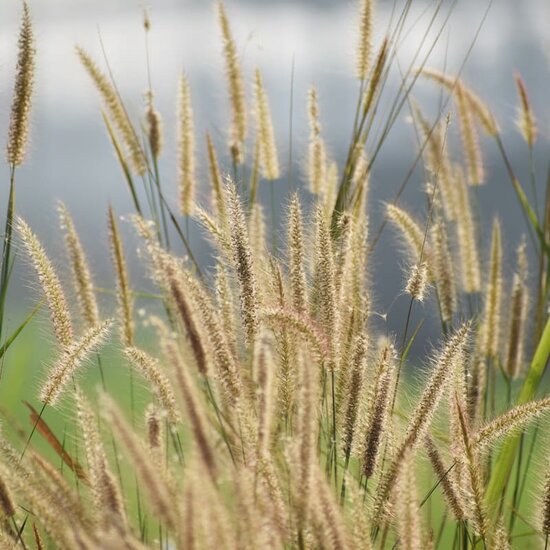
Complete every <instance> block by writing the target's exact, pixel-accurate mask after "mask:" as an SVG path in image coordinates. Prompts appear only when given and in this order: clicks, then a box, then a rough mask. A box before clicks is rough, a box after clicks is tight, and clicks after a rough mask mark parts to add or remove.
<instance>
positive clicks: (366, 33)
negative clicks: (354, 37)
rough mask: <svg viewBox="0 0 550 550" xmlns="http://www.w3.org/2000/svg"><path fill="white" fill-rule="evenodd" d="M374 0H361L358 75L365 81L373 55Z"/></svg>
mask: <svg viewBox="0 0 550 550" xmlns="http://www.w3.org/2000/svg"><path fill="white" fill-rule="evenodd" d="M373 11H374V0H360V4H359V43H358V47H357V77H358V78H359V80H361V81H364V80H366V78H367V76H368V72H369V69H370V63H371V57H372V19H373Z"/></svg>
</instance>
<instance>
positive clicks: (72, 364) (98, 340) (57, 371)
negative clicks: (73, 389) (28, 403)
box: [40, 320, 112, 405]
mask: <svg viewBox="0 0 550 550" xmlns="http://www.w3.org/2000/svg"><path fill="white" fill-rule="evenodd" d="M111 325H112V321H111V320H107V321H104V322H103V323H101V324H99V325H97V326H95V327H92V328H90V329H88V330H87V331H86V332H85V333H84V335H83V336H82V338H80V340H76V341H75V342H73V343H72V344H71V345H69V346H68V347H67V348H66V349H65V350H64V351H63V353H62V355H61V357H60V358H59V359H58V360H57V362H56V363H55V365H54V366H53V368H52V369H51V370H50V373H49V374H48V378H47V379H46V382H45V383H44V384H43V385H42V388H41V390H40V401H42V403H44V404H47V405H55V404H56V403H57V401H58V400H59V397H60V396H61V393H62V392H63V390H64V389H65V387H66V385H67V384H68V383H69V382H70V380H71V379H72V377H73V375H74V374H75V372H76V371H77V369H78V368H79V367H81V366H82V365H83V364H84V363H85V362H86V361H87V360H88V359H89V357H90V356H91V354H92V353H93V352H94V351H97V349H98V348H99V347H100V346H101V344H103V342H104V341H105V340H106V339H107V336H108V335H109V331H110V328H111Z"/></svg>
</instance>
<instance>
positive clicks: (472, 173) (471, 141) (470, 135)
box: [456, 86, 485, 185]
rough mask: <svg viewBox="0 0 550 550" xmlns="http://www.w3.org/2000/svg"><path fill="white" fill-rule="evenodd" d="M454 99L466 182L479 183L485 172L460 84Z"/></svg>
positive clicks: (467, 104)
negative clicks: (463, 156) (464, 163)
mask: <svg viewBox="0 0 550 550" xmlns="http://www.w3.org/2000/svg"><path fill="white" fill-rule="evenodd" d="M456 100H457V108H458V121H459V125H460V135H461V139H462V147H463V149H464V154H465V156H466V169H467V175H468V183H469V184H470V185H481V184H482V183H484V180H485V174H484V170H483V160H482V157H481V149H480V146H479V136H478V134H477V130H476V128H475V126H474V123H473V117H472V109H471V105H470V103H469V102H468V100H467V98H466V96H465V94H464V90H463V88H462V87H461V86H458V87H457V89H456Z"/></svg>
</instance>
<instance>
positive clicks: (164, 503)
mask: <svg viewBox="0 0 550 550" xmlns="http://www.w3.org/2000/svg"><path fill="white" fill-rule="evenodd" d="M101 401H102V403H101V412H102V415H103V417H104V418H105V420H106V421H107V422H108V423H109V425H110V426H111V427H112V428H113V431H114V433H115V435H116V436H117V440H118V441H120V442H121V443H122V445H123V446H124V447H125V448H126V451H127V452H128V456H129V458H130V460H131V461H132V464H133V466H134V469H135V472H136V475H137V478H138V479H139V480H140V482H141V484H142V485H143V487H145V490H146V491H147V492H148V494H149V497H150V499H149V502H150V503H151V507H152V509H153V511H154V512H155V513H156V515H157V516H158V518H159V519H161V520H162V521H164V522H166V523H167V524H168V525H169V526H170V527H172V528H174V527H175V526H176V525H177V519H176V518H177V517H178V516H177V512H176V506H175V505H176V504H177V502H175V501H174V499H173V498H171V494H170V490H169V489H168V487H167V485H166V483H165V481H164V479H163V477H162V476H159V475H158V472H157V469H156V465H155V464H153V463H152V462H151V460H150V459H149V456H148V454H147V453H146V452H145V449H144V448H143V446H142V445H141V441H139V440H138V438H137V436H136V434H135V433H134V432H133V430H132V428H131V427H130V426H129V425H128V423H127V422H126V420H125V419H124V417H123V415H122V412H121V411H120V409H119V408H118V407H117V405H116V404H115V403H114V401H113V400H112V399H111V398H110V397H108V396H107V395H105V394H104V395H102V396H101Z"/></svg>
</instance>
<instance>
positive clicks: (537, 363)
mask: <svg viewBox="0 0 550 550" xmlns="http://www.w3.org/2000/svg"><path fill="white" fill-rule="evenodd" d="M549 356H550V319H548V321H547V322H546V326H545V327H544V332H543V333H542V336H541V339H540V341H539V343H538V346H537V349H536V351H535V355H534V356H533V360H532V362H531V366H530V368H529V372H528V373H527V378H526V379H525V382H524V383H523V386H522V388H521V392H520V394H519V396H518V399H517V402H516V405H522V404H524V403H527V402H528V401H530V400H531V399H533V397H534V396H535V393H536V391H537V388H538V386H539V383H540V380H541V378H542V375H543V374H544V370H545V368H546V364H547V362H548V357H549ZM520 438H521V434H514V435H511V436H509V437H508V438H507V439H506V440H505V443H504V445H503V446H502V448H501V450H500V452H499V454H498V456H497V459H496V461H495V468H494V470H493V473H492V475H491V479H490V481H489V485H488V487H487V492H486V493H485V501H486V504H487V507H488V509H489V510H490V511H491V513H493V514H494V513H496V512H497V510H498V502H499V499H500V497H501V495H502V491H503V490H504V488H505V486H506V483H507V482H508V478H509V476H510V472H511V470H512V466H513V465H514V460H515V457H516V452H517V449H518V446H519V441H520Z"/></svg>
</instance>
